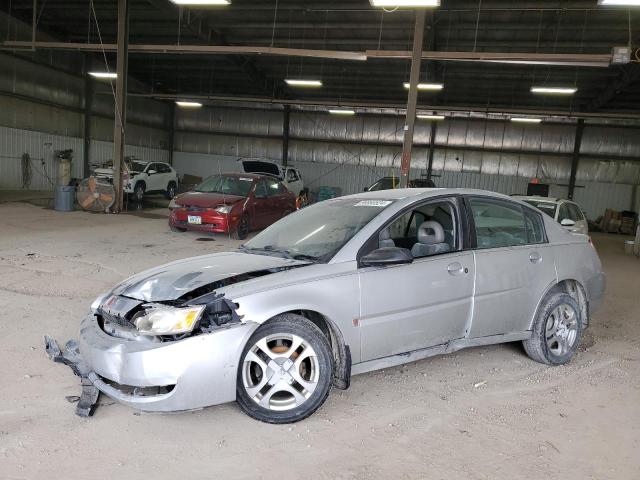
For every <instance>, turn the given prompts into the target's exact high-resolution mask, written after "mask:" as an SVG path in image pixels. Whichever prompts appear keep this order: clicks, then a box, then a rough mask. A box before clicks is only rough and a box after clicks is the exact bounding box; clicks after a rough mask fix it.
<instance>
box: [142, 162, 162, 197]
mask: <svg viewBox="0 0 640 480" xmlns="http://www.w3.org/2000/svg"><path fill="white" fill-rule="evenodd" d="M145 172H146V174H147V179H146V182H147V191H148V192H149V191H156V190H162V187H160V181H161V179H162V174H160V172H159V171H158V164H157V163H150V164H149V165H147V168H146V170H145Z"/></svg>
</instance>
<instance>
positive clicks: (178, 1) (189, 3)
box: [171, 0, 231, 7]
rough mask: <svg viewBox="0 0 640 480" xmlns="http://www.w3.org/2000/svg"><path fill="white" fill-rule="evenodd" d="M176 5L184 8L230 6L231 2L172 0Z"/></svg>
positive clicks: (222, 0)
mask: <svg viewBox="0 0 640 480" xmlns="http://www.w3.org/2000/svg"><path fill="white" fill-rule="evenodd" d="M171 2H172V3H175V4H176V5H184V6H187V7H189V6H208V5H229V4H230V3H231V1H230V0H171Z"/></svg>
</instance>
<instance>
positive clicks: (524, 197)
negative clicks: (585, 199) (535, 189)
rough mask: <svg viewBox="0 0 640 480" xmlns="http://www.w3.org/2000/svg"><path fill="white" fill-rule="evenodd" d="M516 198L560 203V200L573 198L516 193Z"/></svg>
mask: <svg viewBox="0 0 640 480" xmlns="http://www.w3.org/2000/svg"><path fill="white" fill-rule="evenodd" d="M513 197H514V198H517V199H518V200H522V201H526V200H531V201H534V202H547V203H560V202H570V201H571V200H565V199H564V198H556V197H540V196H538V195H514V196H513Z"/></svg>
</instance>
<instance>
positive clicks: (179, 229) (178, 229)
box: [169, 227, 187, 233]
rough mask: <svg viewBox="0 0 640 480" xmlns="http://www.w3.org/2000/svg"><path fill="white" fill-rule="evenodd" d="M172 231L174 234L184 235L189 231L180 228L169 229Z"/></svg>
mask: <svg viewBox="0 0 640 480" xmlns="http://www.w3.org/2000/svg"><path fill="white" fill-rule="evenodd" d="M169 228H170V229H171V231H172V232H180V233H184V232H186V231H187V229H186V228H180V227H169Z"/></svg>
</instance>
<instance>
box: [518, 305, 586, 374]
mask: <svg viewBox="0 0 640 480" xmlns="http://www.w3.org/2000/svg"><path fill="white" fill-rule="evenodd" d="M582 326H583V322H582V318H581V310H580V307H579V305H578V303H577V302H576V301H575V300H574V299H573V297H571V295H568V294H566V293H556V294H554V295H550V296H548V297H546V298H545V299H544V300H543V301H542V304H541V305H540V308H539V310H538V314H537V316H536V319H535V321H534V324H533V332H532V333H531V338H530V339H528V340H525V341H523V342H522V343H523V345H524V349H525V351H526V352H527V355H529V357H531V358H532V359H533V360H535V361H536V362H540V363H546V364H547V365H562V364H565V363H567V362H569V360H571V357H572V356H573V354H574V353H575V351H576V349H577V348H578V344H579V343H580V338H581V337H582Z"/></svg>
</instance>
